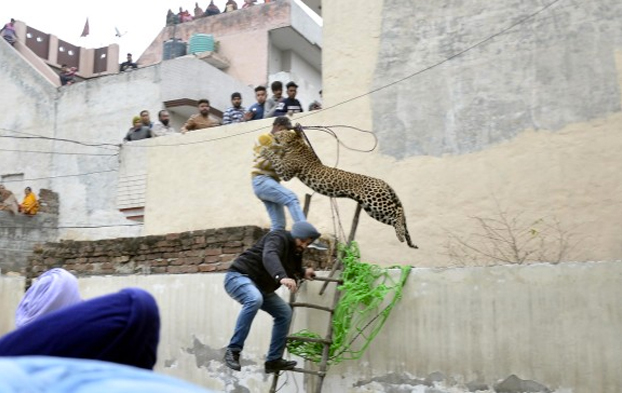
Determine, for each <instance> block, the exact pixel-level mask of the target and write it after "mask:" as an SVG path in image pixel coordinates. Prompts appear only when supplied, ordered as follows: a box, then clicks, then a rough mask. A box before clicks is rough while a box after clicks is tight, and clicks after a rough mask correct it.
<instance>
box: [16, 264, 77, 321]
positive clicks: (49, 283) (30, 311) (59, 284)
mask: <svg viewBox="0 0 622 393" xmlns="http://www.w3.org/2000/svg"><path fill="white" fill-rule="evenodd" d="M81 301H82V298H81V297H80V292H79V290H78V279H77V278H76V277H75V276H74V275H73V274H71V273H69V272H68V271H67V270H65V269H60V268H55V269H51V270H48V271H47V272H45V273H43V274H42V275H41V276H39V278H38V279H37V280H36V282H35V283H34V284H33V285H32V286H31V287H30V288H28V291H26V294H25V295H24V297H23V298H22V300H21V301H20V302H19V305H18V306H17V311H16V312H15V326H16V327H18V328H20V327H22V326H24V325H26V324H28V323H30V322H32V321H34V320H35V319H37V318H39V317H40V316H42V315H45V314H47V313H50V312H52V311H56V310H58V309H61V308H63V307H67V306H72V305H74V304H76V303H79V302H81Z"/></svg>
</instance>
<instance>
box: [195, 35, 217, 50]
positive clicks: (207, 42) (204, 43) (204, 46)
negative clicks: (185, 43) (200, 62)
mask: <svg viewBox="0 0 622 393" xmlns="http://www.w3.org/2000/svg"><path fill="white" fill-rule="evenodd" d="M189 46H190V53H193V54H194V53H201V52H213V51H214V36H213V35H211V34H195V35H193V36H192V37H191V38H190V45H189Z"/></svg>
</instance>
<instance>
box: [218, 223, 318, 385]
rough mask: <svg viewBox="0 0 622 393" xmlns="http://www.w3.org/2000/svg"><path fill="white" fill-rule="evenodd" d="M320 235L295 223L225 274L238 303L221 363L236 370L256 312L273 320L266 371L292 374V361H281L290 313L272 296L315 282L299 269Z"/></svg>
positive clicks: (259, 244)
mask: <svg viewBox="0 0 622 393" xmlns="http://www.w3.org/2000/svg"><path fill="white" fill-rule="evenodd" d="M319 237H320V233H319V232H318V231H317V230H316V229H315V228H314V227H313V225H311V224H309V223H308V222H307V221H299V222H297V223H295V224H294V226H293V227H292V230H291V232H288V231H286V230H275V231H270V232H269V233H268V234H266V235H265V236H264V237H262V238H261V239H260V240H259V241H258V242H257V243H255V245H253V246H252V247H251V248H249V249H248V250H246V251H244V252H243V253H242V254H241V255H240V256H239V257H237V258H236V260H235V261H234V262H233V264H232V265H231V267H230V268H229V271H228V272H227V274H226V276H225V290H226V291H227V293H228V294H229V296H231V297H232V298H233V299H234V300H236V301H237V302H238V303H240V304H241V305H242V310H241V311H240V314H239V315H238V319H237V322H236V325H235V331H234V333H233V337H231V341H230V342H229V345H228V346H227V352H226V354H225V363H226V364H227V366H228V367H229V368H232V369H234V370H236V371H240V370H241V369H242V366H241V365H240V352H242V349H244V342H245V341H246V337H248V333H249V331H250V328H251V325H252V323H253V319H254V318H255V315H257V311H259V310H260V309H261V310H263V311H265V312H267V313H268V314H270V315H271V316H272V317H273V318H274V325H273V326H272V340H271V342H270V349H269V351H268V355H267V356H266V362H265V364H264V366H265V371H266V373H274V372H278V371H280V370H291V369H293V368H294V367H295V366H296V362H295V361H289V360H285V359H283V352H284V351H285V344H286V341H287V332H288V331H289V324H290V322H291V319H292V309H291V307H290V305H289V304H287V302H285V301H284V300H283V299H281V297H279V295H277V294H276V293H274V291H275V290H277V289H278V288H279V287H280V286H281V285H285V286H286V287H287V288H288V289H289V290H290V291H291V292H292V293H294V292H296V290H297V289H298V286H297V280H299V279H302V278H304V279H307V280H313V279H314V278H315V272H314V270H313V269H312V268H306V269H305V268H303V267H302V253H303V252H304V250H305V249H306V248H307V247H308V246H309V244H311V243H312V242H313V241H314V240H316V239H317V238H319Z"/></svg>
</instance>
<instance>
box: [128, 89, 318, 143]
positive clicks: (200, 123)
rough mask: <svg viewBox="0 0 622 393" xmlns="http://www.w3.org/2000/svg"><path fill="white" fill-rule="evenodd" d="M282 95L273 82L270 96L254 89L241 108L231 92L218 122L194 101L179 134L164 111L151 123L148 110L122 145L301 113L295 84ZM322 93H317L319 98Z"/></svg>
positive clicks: (236, 94) (205, 101) (206, 107)
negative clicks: (193, 111) (252, 97)
mask: <svg viewBox="0 0 622 393" xmlns="http://www.w3.org/2000/svg"><path fill="white" fill-rule="evenodd" d="M285 88H286V90H285V91H286V94H285V95H284V94H283V83H282V82H281V81H274V82H272V84H271V85H270V89H271V91H272V95H271V96H270V97H268V92H267V89H266V88H265V87H264V86H257V87H256V88H255V102H254V103H253V104H252V105H251V106H249V107H248V108H247V107H245V106H244V105H242V94H241V93H239V92H234V93H232V94H231V106H230V107H228V108H227V109H226V110H225V111H224V112H223V116H222V121H219V120H217V119H216V118H214V117H212V116H210V109H211V107H210V101H209V100H208V99H205V98H203V99H200V100H199V101H198V102H197V111H198V112H197V113H196V114H194V115H192V116H190V118H188V120H186V122H185V123H184V125H183V126H182V127H181V129H180V130H179V131H177V130H176V129H175V128H174V127H173V126H172V125H171V116H170V113H169V112H168V111H167V110H160V111H159V112H158V119H157V121H155V122H153V121H151V116H150V113H149V111H148V110H146V109H145V110H142V111H141V112H140V113H139V114H138V115H137V116H134V117H133V118H132V127H131V128H130V129H129V130H128V132H127V134H126V135H125V138H124V139H123V140H124V141H125V142H130V141H137V140H141V139H147V138H155V137H160V136H165V135H171V134H176V133H182V134H185V133H187V132H189V131H195V130H200V129H204V128H210V127H217V126H220V125H227V124H233V123H242V122H248V121H253V120H260V119H267V118H271V117H280V116H292V115H293V114H295V113H300V112H303V111H304V108H303V106H302V104H301V103H300V101H299V100H298V99H297V98H296V95H297V94H298V85H297V84H296V83H295V82H293V81H291V82H289V83H287V84H286V85H285ZM321 94H322V91H321V90H320V95H321ZM318 109H322V105H321V104H320V103H319V102H317V101H313V102H312V103H311V104H310V105H309V110H310V111H312V110H318Z"/></svg>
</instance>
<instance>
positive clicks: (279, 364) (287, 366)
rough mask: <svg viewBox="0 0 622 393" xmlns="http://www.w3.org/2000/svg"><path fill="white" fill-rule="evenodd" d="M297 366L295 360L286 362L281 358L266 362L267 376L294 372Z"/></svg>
mask: <svg viewBox="0 0 622 393" xmlns="http://www.w3.org/2000/svg"><path fill="white" fill-rule="evenodd" d="M297 364H298V362H296V361H295V360H285V359H283V358H280V359H276V360H270V361H268V362H265V363H264V366H265V367H266V374H270V373H276V372H277V371H282V370H293V369H294V367H296V365H297Z"/></svg>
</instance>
